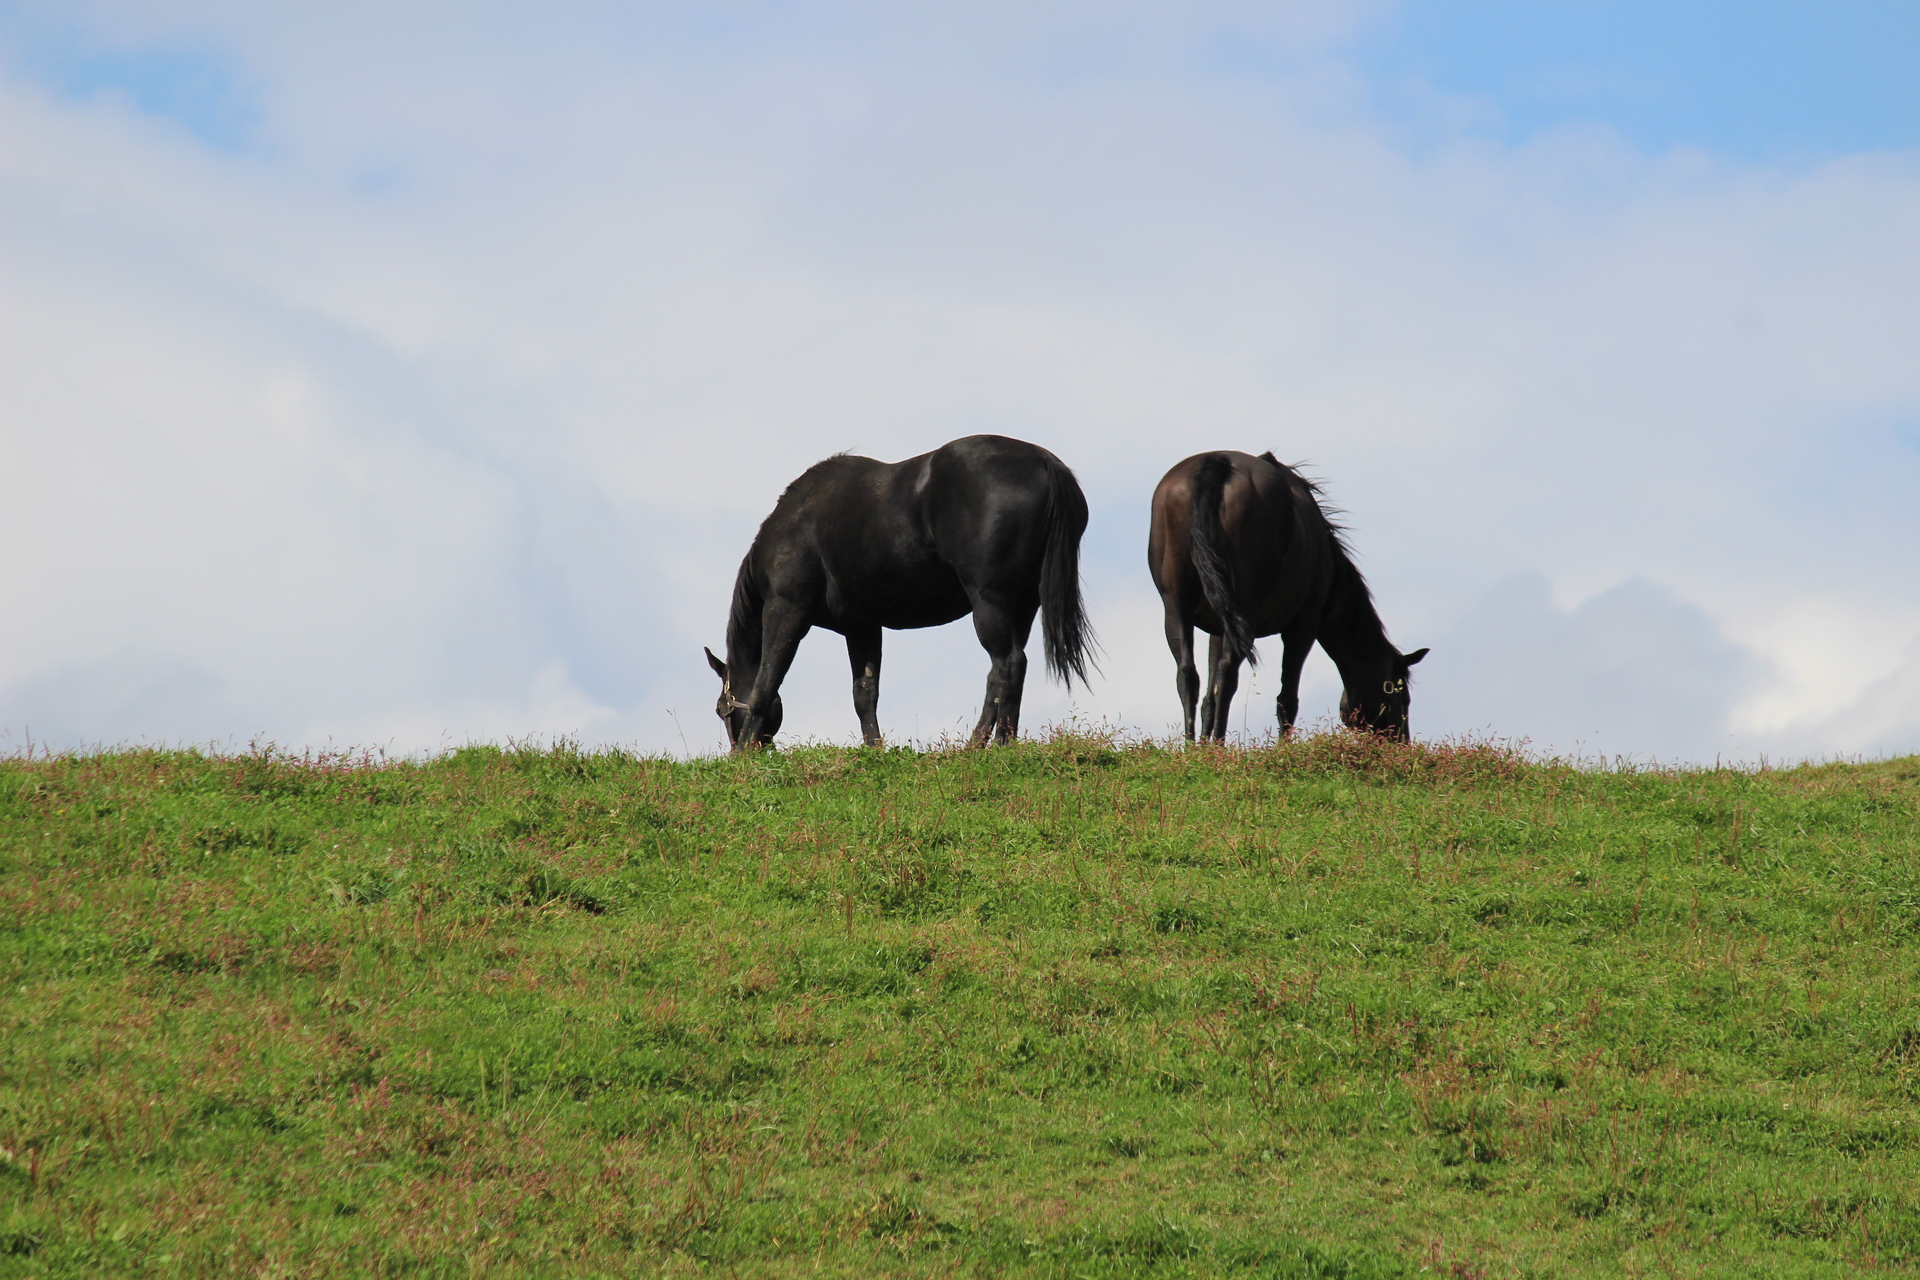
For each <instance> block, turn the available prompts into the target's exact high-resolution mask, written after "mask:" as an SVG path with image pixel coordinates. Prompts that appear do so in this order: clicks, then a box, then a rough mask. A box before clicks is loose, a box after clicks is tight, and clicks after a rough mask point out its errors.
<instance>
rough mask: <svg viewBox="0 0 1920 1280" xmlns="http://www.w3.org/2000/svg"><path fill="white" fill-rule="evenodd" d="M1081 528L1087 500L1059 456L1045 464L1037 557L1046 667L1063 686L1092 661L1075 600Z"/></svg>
mask: <svg viewBox="0 0 1920 1280" xmlns="http://www.w3.org/2000/svg"><path fill="white" fill-rule="evenodd" d="M1086 531H1087V498H1086V495H1085V494H1083V493H1081V492H1080V483H1079V481H1077V480H1075V479H1074V478H1073V472H1071V471H1069V470H1067V466H1066V464H1065V463H1063V462H1061V461H1060V460H1059V459H1057V458H1054V459H1049V460H1048V463H1047V549H1046V552H1045V553H1044V555H1043V557H1042V559H1041V561H1040V627H1041V631H1042V633H1043V634H1044V636H1045V647H1046V652H1047V670H1049V671H1051V672H1052V673H1053V674H1054V676H1055V677H1056V678H1058V679H1059V680H1060V681H1061V683H1063V684H1065V685H1066V686H1067V687H1068V688H1069V689H1071V688H1072V687H1073V681H1074V678H1075V677H1076V676H1077V677H1078V678H1079V680H1080V683H1081V684H1083V685H1084V684H1086V683H1087V682H1088V681H1087V667H1088V666H1089V665H1090V664H1092V663H1093V650H1094V648H1095V647H1096V644H1095V641H1094V638H1093V624H1092V623H1090V622H1088V621H1087V606H1086V603H1085V601H1083V600H1082V599H1081V598H1080V535H1081V534H1083V533H1085V532H1086Z"/></svg>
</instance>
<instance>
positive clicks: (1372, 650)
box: [1147, 452, 1427, 741]
mask: <svg viewBox="0 0 1920 1280" xmlns="http://www.w3.org/2000/svg"><path fill="white" fill-rule="evenodd" d="M1147 565H1148V567H1149V568H1150V569H1151V570H1152V572H1153V585H1154V586H1156V587H1158V588H1159V589H1160V599H1161V602H1162V603H1163V604H1164V605H1165V606H1166V614H1167V647H1168V648H1170V649H1172V650H1173V656H1174V660H1175V662H1176V663H1178V665H1179V674H1178V677H1177V678H1178V682H1179V688H1180V710H1181V713H1182V715H1183V716H1184V718H1185V723H1186V732H1187V738H1188V740H1189V741H1191V740H1192V738H1193V712H1194V700H1195V698H1196V697H1197V696H1198V695H1199V692H1200V676H1199V672H1198V671H1196V670H1195V668H1194V662H1193V628H1194V625H1195V624H1196V623H1197V624H1199V626H1200V629H1201V630H1203V631H1205V632H1207V633H1208V635H1209V636H1210V637H1211V640H1210V641H1209V643H1208V646H1207V665H1208V668H1209V675H1208V681H1207V693H1206V697H1204V698H1201V699H1200V736H1201V737H1202V738H1207V739H1212V740H1214V741H1218V740H1220V739H1223V738H1225V737H1226V736H1227V709H1228V707H1229V706H1230V705H1231V704H1232V702H1233V694H1234V690H1235V689H1237V688H1238V687H1239V684H1240V663H1241V662H1242V661H1243V660H1255V661H1257V660H1258V659H1257V655H1256V654H1255V653H1254V647H1253V642H1254V639H1255V637H1257V636H1270V635H1275V634H1277V635H1279V636H1280V638H1281V643H1282V645H1283V649H1282V652H1281V657H1280V696H1279V697H1278V698H1277V699H1276V700H1275V707H1274V709H1275V711H1276V712H1277V713H1278V715H1279V717H1280V732H1281V733H1282V734H1290V733H1292V732H1293V724H1294V720H1295V718H1296V717H1297V716H1298V715H1299V713H1300V668H1301V666H1302V665H1303V664H1305V662H1306V660H1307V654H1308V653H1309V652H1310V651H1311V650H1312V649H1313V646H1314V643H1315V642H1316V641H1317V642H1318V643H1319V645H1320V647H1321V648H1322V649H1325V650H1326V651H1327V656H1328V657H1330V658H1332V659H1333V663H1334V665H1335V666H1336V667H1338V668H1339V669H1340V680H1341V683H1342V684H1343V685H1344V686H1345V690H1344V691H1343V692H1342V693H1341V695H1340V718H1341V720H1342V721H1344V722H1345V723H1347V724H1350V725H1352V726H1353V727H1355V728H1358V729H1368V730H1371V731H1373V732H1375V733H1381V734H1385V735H1386V736H1388V737H1393V738H1405V737H1406V736H1407V705H1408V701H1409V698H1408V693H1407V674H1408V671H1409V669H1410V668H1412V666H1413V664H1414V663H1416V662H1418V661H1420V659H1422V658H1424V657H1426V656H1427V651H1426V650H1425V649H1417V650H1415V651H1414V652H1412V653H1401V652H1400V651H1399V650H1398V649H1396V648H1394V646H1393V644H1392V643H1391V642H1390V641H1389V640H1388V639H1387V633H1386V628H1385V627H1383V626H1382V625H1381V623H1380V615H1379V614H1378V613H1377V612H1375V611H1374V607H1373V594H1372V593H1371V592H1370V591H1368V590H1367V582H1366V579H1365V578H1363V577H1361V576H1360V570H1359V569H1357V568H1355V567H1354V564H1353V561H1352V559H1351V558H1350V557H1349V556H1348V553H1347V545H1346V541H1345V539H1344V537H1343V535H1342V530H1341V528H1340V526H1339V525H1337V524H1335V523H1334V522H1333V521H1332V520H1330V519H1328V518H1327V513H1326V511H1325V510H1323V509H1322V508H1321V506H1320V491H1319V489H1318V488H1317V487H1315V485H1314V484H1313V482H1312V481H1310V480H1308V479H1306V478H1305V477H1303V476H1302V475H1300V474H1299V473H1298V472H1296V471H1295V470H1293V468H1291V467H1288V466H1286V465H1284V464H1283V463H1281V462H1280V461H1279V460H1278V459H1276V458H1275V457H1274V456H1273V455H1272V454H1271V453H1263V454H1261V455H1260V456H1259V457H1257V458H1256V457H1253V456H1251V455H1250V454H1245V453H1230V452H1219V453H1197V454H1195V455H1194V456H1193V457H1191V458H1188V459H1187V460H1186V461H1185V462H1182V463H1180V464H1179V465H1178V466H1176V467H1174V468H1173V470H1171V471H1169V472H1167V474H1166V476H1165V477H1164V478H1162V479H1161V481H1160V484H1159V487H1158V488H1156V489H1155V490H1154V491H1153V528H1152V531H1151V533H1149V535H1148V538H1147Z"/></svg>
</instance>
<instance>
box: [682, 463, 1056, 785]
mask: <svg viewBox="0 0 1920 1280" xmlns="http://www.w3.org/2000/svg"><path fill="white" fill-rule="evenodd" d="M1086 528H1087V500H1086V498H1085V496H1084V495H1082V494H1081V492H1080V485H1079V483H1078V482H1077V481H1075V480H1074V478H1073V472H1071V471H1069V470H1068V469H1067V466H1066V464H1065V463H1063V462H1061V461H1060V459H1058V458H1056V457H1054V456H1053V455H1052V454H1051V453H1048V452H1047V451H1046V450H1045V449H1042V448H1040V447H1039V446H1038V445H1031V444H1027V443H1026V442H1024V441H1021V440H1009V439H1007V438H1006V437H1005V436H968V437H966V438H965V439H963V440H955V441H953V442H952V443H951V444H948V445H944V446H942V447H941V448H938V449H935V450H934V451H933V452H932V453H923V454H921V455H920V456H919V457H917V458H908V459H907V460H906V461H905V462H893V463H888V462H876V461H875V460H874V459H872V458H859V457H854V456H852V455H849V454H840V455H838V456H836V457H832V458H828V459H827V460H826V461H824V462H819V463H815V464H814V465H813V466H812V467H810V468H808V470H807V472H806V474H805V475H803V476H801V477H800V478H799V479H798V480H795V481H794V482H793V483H792V484H790V485H788V486H787V491H786V492H785V493H783V494H781V495H780V501H779V502H778V503H777V504H775V506H774V508H773V514H772V515H770V516H768V517H767V519H766V522H765V523H763V524H762V525H761V526H760V532H759V534H758V535H756V536H755V538H754V540H753V547H752V549H751V550H749V551H748V552H747V556H746V559H744V560H742V561H741V562H740V574H739V577H737V578H736V579H735V580H734V584H733V608H732V611H731V613H730V614H729V616H728V618H727V660H726V661H725V662H722V661H720V659H718V658H716V657H714V656H713V651H712V650H711V649H709V650H707V661H708V662H709V663H710V664H711V665H712V666H713V669H714V671H715V672H716V673H718V675H719V676H720V702H719V705H718V706H717V707H716V708H715V710H716V711H717V712H718V714H719V716H720V718H721V719H722V720H724V721H726V724H727V738H728V739H729V740H730V741H731V742H732V744H733V749H734V750H736V751H738V750H741V749H742V748H745V747H748V746H756V745H764V744H766V743H769V742H772V741H773V735H774V734H776V733H778V732H779V730H780V720H781V714H782V712H781V706H780V682H781V681H782V680H783V679H785V678H786V674H787V668H788V667H789V666H790V665H792V663H793V655H794V651H795V650H796V649H798V648H799V646H800V639H801V637H802V636H804V635H806V634H807V631H808V630H809V629H810V628H813V627H825V628H827V629H828V630H830V631H838V632H839V633H840V634H841V635H843V636H845V637H846V638H847V658H848V660H849V661H850V662H851V663H852V664H853V706H854V710H855V711H856V712H857V713H858V714H859V716H860V736H861V738H862V739H863V740H864V741H865V742H866V744H867V745H868V746H870V747H871V746H878V745H879V743H880V719H879V714H878V712H879V703H880V629H881V628H882V627H891V628H893V629H895V630H900V629H904V628H907V627H937V626H939V625H941V624H942V623H946V622H952V621H953V620H954V619H955V618H959V617H963V616H965V615H966V614H967V613H969V612H971V613H972V614H973V629H974V634H976V635H978V636H979V637H980V645H981V647H982V648H984V649H985V650H986V651H987V653H988V655H989V656H990V657H991V658H992V659H993V666H992V669H991V670H990V672H989V673H988V675H987V701H986V705H985V706H984V707H983V708H981V711H980V723H979V724H977V725H976V726H974V730H973V742H974V745H976V746H979V745H982V744H984V743H985V742H986V741H987V740H988V739H989V738H995V739H998V740H1003V741H1004V740H1005V739H1008V738H1012V737H1013V736H1014V735H1015V734H1016V733H1018V731H1019V728H1020V693H1021V690H1022V688H1023V687H1024V686H1025V684H1026V679H1027V654H1026V646H1027V635H1028V633H1029V632H1031V631H1032V630H1033V615H1034V614H1035V613H1039V614H1040V615H1041V618H1042V623H1043V626H1044V630H1045V636H1046V655H1047V667H1048V669H1049V670H1051V671H1052V672H1053V674H1054V675H1056V676H1058V677H1060V678H1061V679H1062V680H1065V681H1066V682H1067V683H1068V684H1069V686H1071V684H1072V682H1073V679H1074V677H1076V676H1077V677H1079V679H1080V681H1081V682H1082V683H1085V681H1086V678H1087V663H1088V657H1089V655H1088V650H1089V648H1090V647H1091V646H1092V643H1093V635H1092V630H1091V628H1090V627H1089V626H1088V624H1087V616H1086V610H1085V608H1084V606H1083V605H1082V604H1081V600H1080V535H1081V534H1082V533H1084V532H1085V531H1086Z"/></svg>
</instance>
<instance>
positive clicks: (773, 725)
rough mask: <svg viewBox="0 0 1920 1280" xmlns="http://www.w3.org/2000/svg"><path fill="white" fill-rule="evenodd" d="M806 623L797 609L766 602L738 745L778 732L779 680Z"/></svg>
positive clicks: (790, 662) (749, 744)
mask: <svg viewBox="0 0 1920 1280" xmlns="http://www.w3.org/2000/svg"><path fill="white" fill-rule="evenodd" d="M811 625H812V624H810V623H809V622H808V621H807V619H806V615H805V614H803V613H801V612H800V611H799V610H798V609H793V608H789V607H786V606H783V605H781V604H779V603H777V602H769V603H768V605H767V607H766V609H765V610H764V611H763V612H762V613H761V623H760V627H761V632H760V636H761V639H760V670H759V671H758V672H756V673H755V674H754V677H753V689H752V691H751V692H749V693H748V694H747V697H746V704H747V720H746V724H745V725H743V726H742V727H741V730H740V741H739V742H738V743H736V744H735V750H738V749H740V748H741V747H751V746H756V745H760V739H761V737H762V736H763V735H764V736H765V737H767V738H768V739H769V740H770V739H771V738H772V737H773V735H774V734H776V733H778V732H779V731H780V720H781V712H780V682H781V681H782V680H785V679H786V678H787V668H788V667H791V666H792V665H793V655H794V654H795V653H797V652H799V650H800V641H801V640H802V639H803V638H805V636H806V634H807V631H808V630H809V629H810V627H811Z"/></svg>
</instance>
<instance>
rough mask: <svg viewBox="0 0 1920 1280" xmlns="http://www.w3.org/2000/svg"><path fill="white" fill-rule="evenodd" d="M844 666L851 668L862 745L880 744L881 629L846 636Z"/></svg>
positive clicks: (860, 630) (860, 629) (854, 708)
mask: <svg viewBox="0 0 1920 1280" xmlns="http://www.w3.org/2000/svg"><path fill="white" fill-rule="evenodd" d="M847 662H848V665H850V666H851V667H852V668H853V711H854V714H855V715H857V716H859V717H860V741H861V743H862V745H864V746H869V747H877V746H880V745H882V744H881V741H880V628H879V627H860V628H856V629H854V630H851V631H848V632H847Z"/></svg>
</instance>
